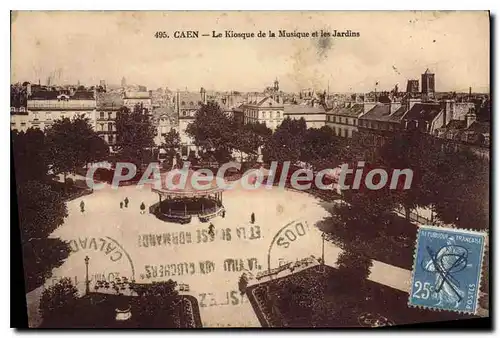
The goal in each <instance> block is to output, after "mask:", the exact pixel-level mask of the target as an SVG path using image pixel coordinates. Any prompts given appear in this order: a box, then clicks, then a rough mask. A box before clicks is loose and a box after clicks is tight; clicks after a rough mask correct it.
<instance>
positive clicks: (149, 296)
mask: <svg viewBox="0 0 500 338" xmlns="http://www.w3.org/2000/svg"><path fill="white" fill-rule="evenodd" d="M176 286H177V283H176V282H174V281H173V280H171V279H170V280H168V281H165V282H154V283H151V284H135V285H134V286H133V289H134V291H135V292H137V294H138V295H139V297H138V299H137V304H136V305H137V307H138V308H139V313H140V316H141V326H142V327H147V328H166V327H180V320H181V318H180V316H179V313H178V311H177V308H178V305H179V303H178V302H179V301H181V302H182V297H179V293H178V291H177V290H176ZM142 319H143V320H142Z"/></svg>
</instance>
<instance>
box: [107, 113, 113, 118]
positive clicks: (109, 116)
mask: <svg viewBox="0 0 500 338" xmlns="http://www.w3.org/2000/svg"><path fill="white" fill-rule="evenodd" d="M112 116H113V113H112V112H108V119H110V120H111V119H112Z"/></svg>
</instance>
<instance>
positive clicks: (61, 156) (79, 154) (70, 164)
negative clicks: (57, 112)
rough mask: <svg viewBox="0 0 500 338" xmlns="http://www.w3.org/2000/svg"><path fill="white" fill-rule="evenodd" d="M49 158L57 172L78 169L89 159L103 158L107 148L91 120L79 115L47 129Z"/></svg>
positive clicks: (92, 160)
mask: <svg viewBox="0 0 500 338" xmlns="http://www.w3.org/2000/svg"><path fill="white" fill-rule="evenodd" d="M46 139H47V142H46V144H47V146H46V149H47V152H46V153H47V160H48V162H49V164H50V167H51V169H52V170H53V171H54V173H61V174H63V177H64V181H65V182H66V176H67V174H69V173H74V172H76V171H77V170H78V169H79V168H82V167H83V166H85V165H86V164H87V163H89V162H95V161H100V160H102V159H104V158H105V157H106V156H107V155H108V151H109V150H108V147H107V146H106V144H105V143H104V141H103V140H102V139H101V138H100V137H99V136H98V135H97V134H96V132H95V131H94V130H93V129H92V126H91V125H90V120H89V119H88V118H86V117H84V116H77V117H75V118H73V119H72V120H70V119H69V118H62V119H59V120H56V121H54V123H53V124H52V126H51V127H50V128H49V129H47V134H46Z"/></svg>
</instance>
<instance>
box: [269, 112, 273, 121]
mask: <svg viewBox="0 0 500 338" xmlns="http://www.w3.org/2000/svg"><path fill="white" fill-rule="evenodd" d="M269 118H270V119H272V118H273V112H272V111H270V112H269Z"/></svg>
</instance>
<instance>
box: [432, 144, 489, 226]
mask: <svg viewBox="0 0 500 338" xmlns="http://www.w3.org/2000/svg"><path fill="white" fill-rule="evenodd" d="M437 169H438V172H439V173H440V177H439V181H438V182H437V184H436V190H437V191H438V193H436V194H435V195H434V196H433V205H434V210H435V211H436V215H437V216H438V218H439V219H440V220H441V221H443V222H444V223H445V224H454V225H455V226H457V227H460V228H472V229H486V228H488V226H489V162H488V161H486V160H483V159H480V158H478V157H477V156H475V155H474V154H472V153H471V152H468V151H459V152H457V153H455V152H453V153H446V152H443V153H442V154H441V159H440V163H439V165H438V168H437Z"/></svg>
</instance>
